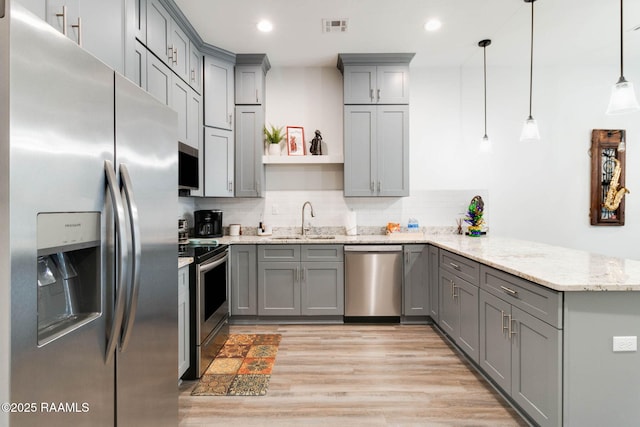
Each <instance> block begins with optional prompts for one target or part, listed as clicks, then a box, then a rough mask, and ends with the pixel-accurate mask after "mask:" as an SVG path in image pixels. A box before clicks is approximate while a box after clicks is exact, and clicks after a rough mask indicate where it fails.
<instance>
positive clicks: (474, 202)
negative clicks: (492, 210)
mask: <svg viewBox="0 0 640 427" xmlns="http://www.w3.org/2000/svg"><path fill="white" fill-rule="evenodd" d="M483 214H484V202H483V201H482V197H480V196H474V198H473V199H471V203H470V204H469V209H468V211H467V216H466V218H465V220H464V222H466V223H467V224H469V227H468V228H467V229H468V230H469V236H480V235H481V234H482V231H481V230H482V225H483V224H484V219H483V218H482V215H483Z"/></svg>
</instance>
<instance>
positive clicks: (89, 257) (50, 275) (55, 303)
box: [37, 212, 102, 346]
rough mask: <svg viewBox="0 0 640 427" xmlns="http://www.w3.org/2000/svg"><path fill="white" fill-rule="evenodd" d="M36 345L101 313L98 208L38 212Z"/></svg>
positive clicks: (62, 333)
mask: <svg viewBox="0 0 640 427" xmlns="http://www.w3.org/2000/svg"><path fill="white" fill-rule="evenodd" d="M37 287H38V346H43V345H45V344H48V343H50V342H51V341H53V340H55V339H57V338H60V337H61V336H63V335H66V334H67V333H69V332H71V331H73V330H76V329H78V328H80V327H81V326H83V325H85V324H87V323H89V322H91V321H92V320H93V319H95V318H97V317H99V316H100V314H101V307H102V301H101V277H100V213H98V212H63V213H41V214H39V215H38V258H37Z"/></svg>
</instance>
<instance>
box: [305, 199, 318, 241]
mask: <svg viewBox="0 0 640 427" xmlns="http://www.w3.org/2000/svg"><path fill="white" fill-rule="evenodd" d="M307 205H309V207H310V208H311V216H312V217H315V216H316V214H315V213H313V205H312V204H311V202H310V201H306V202H304V204H303V205H302V236H303V237H304V235H305V234H306V233H307V231H309V229H310V228H311V227H307V228H305V227H304V208H306V207H307Z"/></svg>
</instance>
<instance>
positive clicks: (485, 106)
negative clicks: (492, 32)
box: [482, 45, 487, 136]
mask: <svg viewBox="0 0 640 427" xmlns="http://www.w3.org/2000/svg"><path fill="white" fill-rule="evenodd" d="M482 49H483V52H484V135H485V136H487V46H486V45H485V46H483V48H482Z"/></svg>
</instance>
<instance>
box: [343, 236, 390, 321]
mask: <svg viewBox="0 0 640 427" xmlns="http://www.w3.org/2000/svg"><path fill="white" fill-rule="evenodd" d="M344 257H345V261H344V268H345V275H344V277H345V310H344V315H345V320H349V319H347V318H354V319H353V320H357V319H355V318H362V317H399V316H400V314H401V305H402V299H401V295H402V246H400V245H377V246H369V245H352V246H351V245H348V246H345V247H344Z"/></svg>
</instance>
